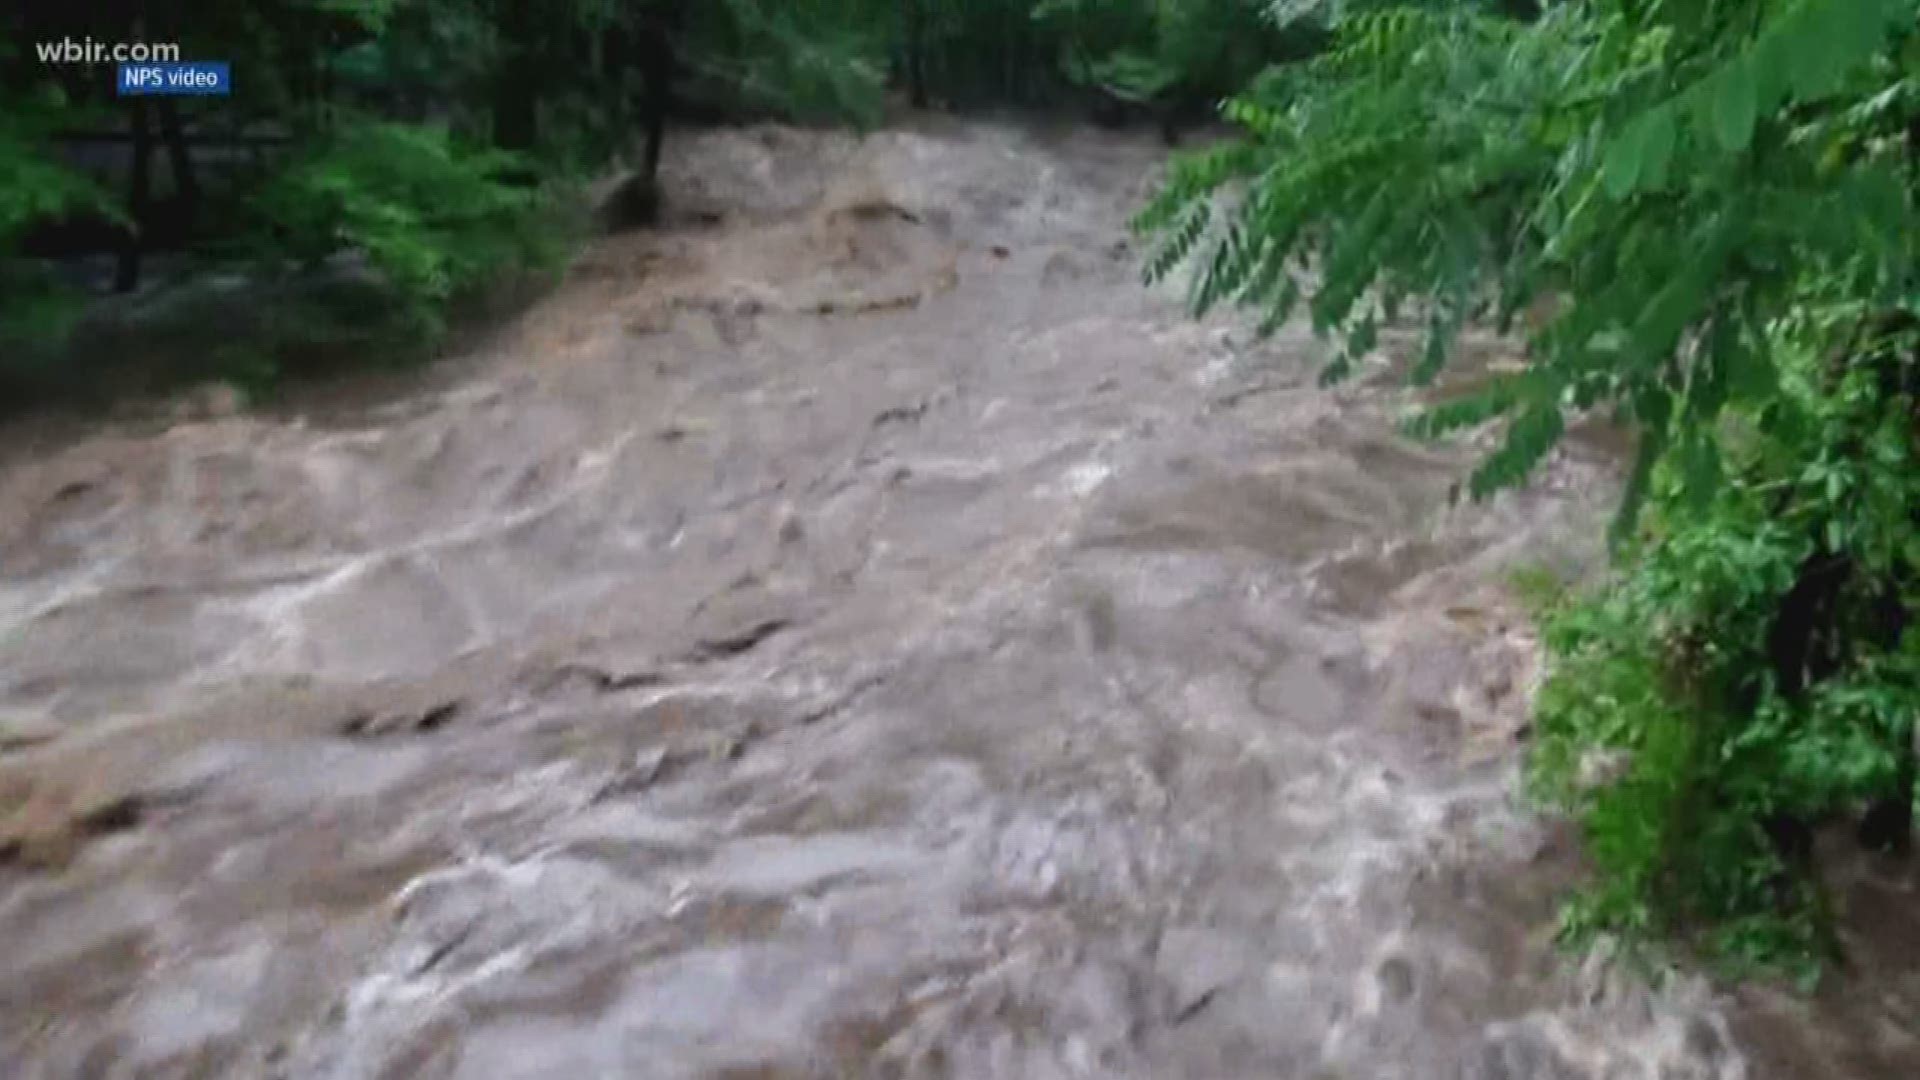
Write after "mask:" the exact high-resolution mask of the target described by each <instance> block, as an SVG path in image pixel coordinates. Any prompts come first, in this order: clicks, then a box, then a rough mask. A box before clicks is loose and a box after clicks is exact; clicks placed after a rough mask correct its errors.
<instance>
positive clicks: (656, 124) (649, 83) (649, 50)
mask: <svg viewBox="0 0 1920 1080" xmlns="http://www.w3.org/2000/svg"><path fill="white" fill-rule="evenodd" d="M678 15H679V8H678V6H677V5H669V6H668V8H667V11H666V12H665V13H663V14H661V15H659V16H656V17H655V18H652V19H648V20H647V21H646V24H645V25H644V26H643V27H642V29H641V40H640V73H641V77H642V79H644V80H645V82H646V101H645V102H644V103H643V105H642V108H643V110H644V111H645V122H646V128H647V145H646V156H645V158H644V159H643V160H642V162H641V165H640V175H641V178H642V179H643V181H644V182H645V184H646V186H647V188H648V191H649V193H650V195H651V196H652V197H654V198H657V197H658V190H659V183H660V155H661V153H662V152H663V150H664V148H665V145H666V141H667V114H668V113H669V112H670V111H672V109H673V75H674V70H673V69H674V57H673V36H674V30H675V29H676V28H677V23H678V18H677V16H678Z"/></svg>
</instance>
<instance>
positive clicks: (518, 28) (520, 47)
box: [493, 0, 540, 150]
mask: <svg viewBox="0 0 1920 1080" xmlns="http://www.w3.org/2000/svg"><path fill="white" fill-rule="evenodd" d="M495 10H496V12H497V14H496V17H495V25H496V26H497V27H498V29H499V31H500V37H501V39H502V40H503V41H504V42H505V43H506V55H505V57H504V58H502V60H501V61H500V69H499V70H498V71H496V72H494V81H493V142H494V145H495V146H498V147H501V148H502V149H506V150H531V149H533V144H534V142H535V140H536V139H537V138H538V137H539V134H540V131H539V126H540V113H539V101H540V99H539V95H538V91H537V90H536V89H535V87H536V86H537V85H538V82H539V80H538V78H537V77H536V76H537V74H538V73H537V72H536V71H535V70H534V67H535V65H534V62H533V61H534V51H533V37H534V25H533V4H532V0H499V5H498V7H497V8H496V9H495Z"/></svg>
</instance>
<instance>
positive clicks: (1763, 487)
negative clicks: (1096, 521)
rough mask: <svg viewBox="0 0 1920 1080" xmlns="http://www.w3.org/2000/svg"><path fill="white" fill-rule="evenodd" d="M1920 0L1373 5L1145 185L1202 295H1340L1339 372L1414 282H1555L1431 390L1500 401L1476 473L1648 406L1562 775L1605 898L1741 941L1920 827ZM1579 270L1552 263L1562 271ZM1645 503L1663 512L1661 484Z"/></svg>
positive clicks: (1459, 424) (1658, 923)
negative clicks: (1838, 850) (1493, 373)
mask: <svg viewBox="0 0 1920 1080" xmlns="http://www.w3.org/2000/svg"><path fill="white" fill-rule="evenodd" d="M1917 9H1920V5H1916V4H1915V3H1914V2H1913V0H1715V2H1707V0H1659V2H1645V0H1642V2H1629V0H1580V2H1568V3H1560V4H1553V5H1549V6H1547V7H1546V9H1545V10H1544V11H1543V12H1541V13H1540V14H1539V15H1538V16H1537V17H1535V18H1531V19H1527V20H1519V19H1514V18H1510V17H1507V16H1506V15H1504V14H1502V13H1500V12H1497V11H1491V10H1487V9H1484V8H1482V7H1480V6H1477V5H1469V4H1430V5H1426V6H1424V7H1419V8H1415V7H1400V8H1379V9H1373V10H1356V11H1352V12H1349V13H1347V14H1345V15H1344V16H1343V17H1342V18H1341V20H1340V22H1339V25H1338V38H1337V44H1336V46H1335V48H1333V49H1332V50H1330V51H1329V52H1328V53H1326V54H1325V55H1323V56H1322V57H1320V58H1318V59H1316V60H1315V61H1314V62H1312V63H1310V64H1306V65H1301V66H1298V67H1295V68H1292V69H1288V70H1282V71H1276V72H1274V73H1272V74H1270V75H1269V76H1268V77H1267V78H1265V79H1263V80H1262V81H1261V82H1260V83H1259V84H1258V85H1257V86H1256V87H1254V88H1253V89H1251V90H1250V91H1249V92H1248V93H1246V94H1245V95H1242V96H1241V97H1239V98H1237V99H1236V100H1235V101H1234V102H1233V103H1232V104H1231V105H1230V106H1229V109H1230V113H1231V115H1232V116H1233V118H1234V119H1236V120H1237V121H1239V123H1240V124H1241V125H1242V127H1243V128H1244V129H1245V135H1244V137H1242V138H1240V139H1238V140H1236V141H1234V142H1232V143H1230V144H1227V145H1225V146H1222V147H1220V148H1217V149H1214V150H1211V151H1209V152H1207V153H1204V154H1201V155H1197V156H1192V157H1189V158H1187V159H1186V160H1185V161H1183V162H1182V163H1181V164H1180V165H1179V166H1178V168H1177V169H1176V170H1175V172H1174V174H1173V176H1172V179H1171V180H1170V182H1169V183H1168V185H1167V187H1166V189H1165V190H1164V192H1163V194H1162V195H1161V196H1160V197H1159V198H1158V199H1157V200H1156V202H1155V203H1154V204H1153V205H1152V206H1151V207H1150V208H1149V209H1148V210H1147V212H1146V213H1145V214H1144V215H1143V219H1142V224H1143V225H1144V226H1146V227H1148V228H1151V229H1156V230H1159V231H1160V232H1161V233H1162V235H1163V236H1164V237H1165V238H1166V243H1165V246H1164V248H1163V249H1162V251H1161V252H1160V254H1159V258H1158V259H1157V260H1156V261H1155V263H1154V264H1153V266H1152V268H1151V269H1152V272H1153V273H1154V274H1156V275H1161V274H1166V273H1168V272H1170V271H1172V270H1173V269H1174V268H1175V267H1176V266H1177V265H1179V264H1180V263H1181V262H1182V260H1184V259H1187V258H1189V257H1197V263H1198V266H1199V273H1198V274H1197V277H1196V286H1195V288H1196V294H1195V295H1196V300H1197V302H1198V305H1199V306H1200V307H1201V308H1203V309H1204V308H1206V307H1208V306H1211V305H1213V304H1215V303H1218V302H1223V301H1237V302H1242V303H1247V304H1251V305H1253V306H1255V307H1258V308H1260V309H1262V310H1263V311H1264V312H1265V313H1266V314H1267V317H1268V319H1269V321H1270V322H1271V321H1276V320H1278V319H1280V318H1282V317H1284V316H1285V315H1287V314H1288V313H1289V312H1291V311H1292V310H1293V309H1294V308H1295V307H1296V306H1297V305H1300V304H1305V305H1306V308H1307V310H1308V311H1309V312H1310V314H1311V316H1312V319H1313V322H1314V324H1315V326H1316V327H1317V328H1318V329H1319V330H1321V331H1323V332H1325V333H1327V334H1329V335H1333V336H1335V337H1337V339H1338V340H1339V341H1340V344H1341V347H1340V349H1339V351H1338V354H1337V357H1336V359H1335V360H1334V361H1333V363H1332V364H1331V365H1330V367H1329V370H1328V373H1327V374H1328V376H1329V377H1332V378H1338V377H1340V376H1341V375H1343V374H1345V373H1346V372H1347V371H1349V370H1351V368H1352V367H1353V366H1354V365H1355V364H1358V363H1360V362H1362V361H1363V360H1364V359H1365V358H1366V357H1367V355H1368V354H1369V353H1370V352H1372V351H1373V349H1374V346H1375V339H1376V335H1377V333H1378V330H1379V328H1380V327H1381V326H1382V325H1384V324H1386V323H1387V322H1389V321H1391V320H1395V319H1400V318H1406V317H1407V316H1408V314H1409V313H1412V314H1413V315H1414V317H1417V318H1418V319H1420V320H1421V321H1422V323H1423V324H1424V326H1425V327H1426V328H1427V331H1428V343H1427V346H1426V348H1425V349H1424V351H1423V354H1422V355H1421V356H1420V357H1419V358H1418V359H1417V360H1416V362H1415V363H1414V364H1413V366H1412V375H1413V378H1414V380H1415V381H1416V382H1425V381H1428V380H1430V379H1432V378H1433V377H1434V376H1435V375H1436V374H1437V373H1438V372H1439V371H1440V370H1441V368H1442V367H1443V366H1444V365H1445V364H1446V362H1447V360H1448V357H1449V351H1450V347H1451V344H1452V341H1453V338H1454V336H1455V334H1456V333H1457V331H1458V330H1459V328H1460V327H1461V325H1462V324H1463V322H1465V321H1466V320H1468V319H1473V318H1481V317H1491V318H1494V319H1496V320H1498V321H1499V322H1501V323H1502V324H1503V325H1506V324H1508V323H1509V321H1510V320H1511V319H1512V317H1513V315H1514V314H1515V313H1517V312H1519V311H1521V310H1523V309H1527V308H1529V307H1534V308H1535V309H1536V310H1547V311H1549V312H1551V317H1549V318H1547V319H1545V320H1544V321H1543V323H1542V324H1540V325H1539V326H1538V328H1537V329H1534V330H1533V331H1532V332H1531V333H1530V335H1529V338H1528V345H1529V352H1528V355H1529V359H1528V363H1527V364H1526V366H1525V369H1524V370H1522V371H1519V372H1517V373H1514V374H1510V375H1504V376H1501V377H1498V378H1496V379H1494V380H1493V381H1492V382H1491V383H1490V384H1489V385H1488V387H1487V388H1486V389H1484V390H1483V391H1480V392H1476V393H1473V394H1471V395H1469V396H1467V397H1464V398H1460V399H1457V400H1453V401H1451V402H1449V403H1447V404H1444V405H1441V406H1438V407H1435V408H1432V409H1430V410H1427V411H1424V412H1422V413H1420V414H1419V415H1417V416H1416V417H1414V418H1413V420H1412V421H1411V425H1410V426H1411V427H1412V429H1413V430H1415V431H1416V432H1419V433H1422V434H1426V435H1439V434H1442V433H1445V432H1449V431H1455V430H1459V429H1463V428H1470V427H1478V426H1482V425H1489V424H1493V425H1498V426H1499V427H1500V429H1501V430H1502V431H1503V436H1502V440H1501V442H1500V444H1499V447H1498V449H1497V450H1496V451H1494V452H1493V453H1492V454H1491V455H1490V456H1489V457H1488V458H1487V459H1486V460H1485V461H1483V463H1482V464H1481V465H1480V466H1479V468H1478V469H1477V471H1476V472H1475V473H1474V475H1473V477H1472V483H1471V485H1470V487H1471V490H1472V492H1473V493H1474V494H1475V495H1477V496H1485V495H1489V494H1492V493H1494V492H1496V491H1497V490H1499V489H1500V488H1503V487H1506V486H1509V485H1512V484H1515V483H1517V482H1519V481H1521V480H1522V479H1523V478H1524V477H1525V476H1526V475H1528V473H1529V472H1530V471H1531V470H1532V469H1533V468H1534V467H1535V466H1536V465H1537V464H1538V463H1540V462H1541V461H1542V460H1543V458H1544V457H1545V455H1546V454H1547V453H1548V452H1549V451H1550V450H1551V448H1552V447H1553V446H1554V444H1555V443H1556V442H1557V441H1558V439H1559V438H1560V436H1561V434H1562V432H1563V430H1564V429H1565V426H1566V422H1567V418H1568V417H1569V416H1570V415H1575V414H1579V413H1582V412H1586V411H1591V410H1609V411H1611V413H1612V414H1613V415H1614V416H1616V417H1618V418H1619V419H1621V420H1622V421H1624V422H1626V423H1628V424H1630V425H1631V426H1632V427H1633V429H1634V430H1635V431H1636V432H1637V434H1638V442H1639V446H1640V450H1639V458H1638V462H1637V464H1636V466H1635V468H1634V469H1633V470H1632V473H1631V477H1630V482H1629V488H1628V491H1627V493H1626V502H1625V506H1624V507H1623V510H1622V513H1621V516H1620V520H1619V522H1618V526H1617V529H1618V532H1617V539H1618V540H1619V541H1620V545H1621V547H1620V550H1621V552H1622V553H1623V554H1624V555H1625V556H1627V558H1626V561H1625V562H1624V564H1623V566H1624V569H1623V571H1622V572H1621V573H1620V574H1618V575H1616V576H1615V577H1614V578H1613V579H1612V580H1611V582H1610V583H1609V584H1607V585H1606V586H1605V587H1604V588H1602V589H1600V591H1598V592H1597V593H1590V594H1585V595H1579V596H1574V597H1569V598H1566V599H1565V600H1563V601H1562V602H1560V603H1559V604H1557V605H1555V607H1554V610H1553V612H1552V613H1551V615H1550V616H1549V618H1548V620H1547V627H1548V645H1549V648H1550V652H1551V658H1552V669H1551V675H1550V678H1549V679H1548V681H1547V683H1546V686H1545V687H1544V689H1543V691H1542V693H1541V696H1540V699H1539V702H1538V717H1537V725H1536V730H1537V735H1538V746H1537V749H1536V752H1535V755H1534V765H1535V768H1534V773H1533V775H1534V782H1535V789H1536V791H1538V792H1539V793H1541V794H1542V795H1545V796H1547V797H1548V798H1551V799H1553V800H1555V801H1557V802H1559V803H1560V804H1561V805H1563V806H1566V807H1568V808H1570V809H1571V810H1572V811H1574V812H1575V813H1576V814H1577V815H1578V816H1579V817H1580V819H1581V820H1582V822H1583V823H1584V825H1585V827H1586V831H1587V835H1588V838H1589V841H1590V853H1591V855H1592V856H1593V859H1594V861H1595V863H1596V864H1597V868H1598V870H1599V871H1600V883H1599V885H1598V886H1597V887H1596V889H1595V890H1594V891H1593V892H1592V893H1591V894H1589V895H1588V896H1587V897H1586V898H1584V899H1583V900H1582V901H1581V902H1580V903H1578V904H1576V905H1574V907H1573V908H1572V909H1571V910H1570V913H1569V915H1570V919H1569V929H1570V930H1572V931H1576V932H1579V933H1585V932H1591V931H1598V930H1611V931H1626V932H1629V933H1633V932H1646V931H1655V932H1658V933H1661V934H1665V935H1681V936H1687V937H1691V938H1692V939H1693V940H1695V941H1697V942H1699V943H1700V944H1703V945H1704V946H1706V947H1707V948H1708V949H1709V950H1710V951H1712V952H1714V953H1716V954H1718V955H1720V956H1722V957H1726V958H1730V959H1735V960H1754V959H1782V958H1793V957H1802V958H1804V957H1810V956H1813V955H1815V954H1816V952H1817V950H1818V948H1819V947H1821V945H1822V944H1823V938H1822V927H1823V915H1822V913H1823V910H1824V906H1825V905H1824V901H1823V899H1822V896H1821V892H1820V889H1819V885H1818V875H1817V873H1816V872H1815V867H1814V866H1813V863H1812V836H1813V831H1814V829H1816V828H1817V827H1818V826H1819V825H1821V824H1822V823H1823V822H1826V821H1829V820H1831V819H1833V818H1835V817H1842V818H1844V817H1849V816H1853V815H1859V814H1864V818H1865V820H1864V822H1863V824H1862V837H1863V839H1865V840H1867V841H1868V842H1870V843H1873V844H1876V845H1884V846H1904V845H1905V844H1906V843H1907V841H1908V837H1909V835H1910V831H1911V814H1912V802H1913V799H1914V797H1915V794H1916V792H1915V769H1914V750H1913V738H1914V732H1913V726H1914V721H1915V716H1916V713H1920V632H1916V631H1914V630H1913V629H1912V625H1913V620H1912V618H1911V613H1912V612H1913V611H1914V610H1915V607H1916V604H1920V581H1916V576H1915V571H1916V567H1920V531H1916V525H1917V524H1920V471H1916V461H1915V456H1916V438H1917V437H1920V435H1917V433H1920V411H1916V394H1917V392H1920V366H1917V364H1916V345H1920V341H1917V340H1916V326H1920V323H1917V322H1916V317H1917V316H1920V312H1916V309H1915V306H1916V301H1917V300H1920V296H1917V295H1916V292H1915V280H1914V276H1913V267H1914V257H1915V254H1916V238H1920V230H1917V229H1916V224H1920V222H1917V221H1916V216H1915V215H1916V201H1915V198H1916V176H1920V96H1916V95H1917V94H1920V81H1917V80H1920V34H1916V33H1915V18H1916V10H1917ZM1543 301H1547V302H1549V303H1546V304H1544V305H1543V303H1542V302H1543ZM1642 507H1645V508H1646V510H1647V513H1645V514H1641V513H1640V511H1641V509H1642Z"/></svg>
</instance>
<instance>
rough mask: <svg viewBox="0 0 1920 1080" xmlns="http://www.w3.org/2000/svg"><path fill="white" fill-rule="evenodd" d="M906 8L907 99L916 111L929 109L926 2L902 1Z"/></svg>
mask: <svg viewBox="0 0 1920 1080" xmlns="http://www.w3.org/2000/svg"><path fill="white" fill-rule="evenodd" d="M900 2H901V4H902V5H903V6H904V7H905V8H906V15H905V21H906V35H905V36H906V49H907V98H908V100H909V101H911V102H912V103H913V107H914V108H916V109H924V108H926V107H927V58H926V17H925V15H924V13H923V12H922V11H921V8H920V5H921V4H924V3H925V2H926V0H900Z"/></svg>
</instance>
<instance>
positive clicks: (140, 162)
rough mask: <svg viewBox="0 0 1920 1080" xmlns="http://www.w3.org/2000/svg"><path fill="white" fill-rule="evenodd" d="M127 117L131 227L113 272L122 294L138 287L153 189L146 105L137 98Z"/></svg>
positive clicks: (115, 284)
mask: <svg viewBox="0 0 1920 1080" xmlns="http://www.w3.org/2000/svg"><path fill="white" fill-rule="evenodd" d="M130 115H131V120H130V122H131V123H132V125H133V166H132V168H131V169H130V170H128V174H127V213H128V216H130V217H132V218H133V227H132V228H131V229H129V230H127V234H126V238H125V240H124V241H123V242H122V244H121V247H120V260H119V264H118V265H117V266H116V267H115V268H114V273H113V287H114V290H115V291H116V292H123V293H124V292H132V291H133V290H134V289H136V288H139V286H140V247H141V244H142V243H143V242H144V238H143V237H142V235H141V231H142V230H143V229H145V228H146V225H147V221H148V219H149V218H150V217H151V216H152V214H151V212H150V207H149V204H150V203H151V201H152V187H153V185H152V170H151V168H150V165H151V161H150V159H151V158H152V156H153V133H152V130H151V127H150V125H149V124H148V121H147V102H146V101H145V100H144V99H136V100H135V101H134V102H133V104H132V108H131V114H130Z"/></svg>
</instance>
